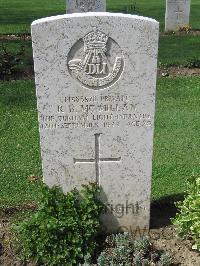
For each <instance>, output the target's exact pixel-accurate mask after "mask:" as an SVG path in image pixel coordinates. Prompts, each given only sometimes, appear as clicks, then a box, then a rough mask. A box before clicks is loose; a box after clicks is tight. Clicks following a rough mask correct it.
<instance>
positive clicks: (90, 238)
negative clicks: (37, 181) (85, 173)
mask: <svg viewBox="0 0 200 266" xmlns="http://www.w3.org/2000/svg"><path fill="white" fill-rule="evenodd" d="M42 190H43V191H42V192H43V193H42V199H41V202H40V204H39V209H38V211H37V212H36V213H35V214H33V216H32V217H31V218H30V219H28V220H25V221H23V222H21V223H19V224H18V225H17V226H15V228H14V229H15V232H16V244H17V246H18V248H19V250H18V253H19V252H20V253H21V254H22V258H23V259H24V260H32V261H34V262H36V263H37V264H39V265H56V266H63V265H78V264H79V263H84V260H85V259H84V258H87V260H88V257H90V256H92V255H93V253H94V250H95V246H96V242H95V237H96V236H97V233H98V230H99V228H100V219H99V216H100V213H101V212H102V210H103V208H104V205H103V204H102V203H101V202H100V201H99V200H98V193H99V192H100V189H99V188H98V187H97V186H96V185H94V184H90V185H88V186H83V187H82V189H81V191H77V190H73V191H71V192H69V193H67V194H66V195H64V194H63V193H62V191H61V190H60V189H59V188H56V187H54V188H51V189H50V188H47V187H46V186H44V187H43V189H42Z"/></svg>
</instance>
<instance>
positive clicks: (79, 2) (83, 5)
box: [76, 0, 96, 12]
mask: <svg viewBox="0 0 200 266" xmlns="http://www.w3.org/2000/svg"><path fill="white" fill-rule="evenodd" d="M95 4H96V0H76V8H77V9H81V10H82V11H83V12H88V11H92V10H94V9H95Z"/></svg>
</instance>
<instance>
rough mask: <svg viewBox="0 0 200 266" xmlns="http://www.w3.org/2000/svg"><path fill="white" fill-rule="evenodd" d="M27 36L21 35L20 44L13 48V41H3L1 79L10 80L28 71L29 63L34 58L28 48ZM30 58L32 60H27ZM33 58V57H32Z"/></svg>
mask: <svg viewBox="0 0 200 266" xmlns="http://www.w3.org/2000/svg"><path fill="white" fill-rule="evenodd" d="M26 39H27V36H26V35H23V36H20V40H19V41H20V45H19V47H18V48H17V49H11V46H10V44H12V41H11V42H10V41H6V40H4V41H2V42H1V45H0V80H10V79H13V78H16V77H17V76H18V75H19V74H21V73H23V72H25V71H26V67H27V63H29V64H30V65H32V63H33V62H32V58H31V56H30V55H29V54H28V52H27V50H26V45H25V42H26ZM28 58H29V61H30V62H26V61H27V60H28ZM30 58H31V59H30Z"/></svg>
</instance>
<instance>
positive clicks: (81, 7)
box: [67, 0, 106, 13]
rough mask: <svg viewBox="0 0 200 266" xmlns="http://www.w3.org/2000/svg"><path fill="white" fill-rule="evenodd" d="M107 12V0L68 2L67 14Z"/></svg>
mask: <svg viewBox="0 0 200 266" xmlns="http://www.w3.org/2000/svg"><path fill="white" fill-rule="evenodd" d="M105 11H106V0H67V13H84V12H105Z"/></svg>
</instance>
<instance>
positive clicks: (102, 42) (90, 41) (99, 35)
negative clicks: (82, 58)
mask: <svg viewBox="0 0 200 266" xmlns="http://www.w3.org/2000/svg"><path fill="white" fill-rule="evenodd" d="M83 41H84V48H85V51H86V50H91V49H106V43H107V41H108V36H107V35H106V34H104V33H103V32H101V31H99V30H94V31H92V32H89V33H88V34H87V35H86V36H85V37H84V38H83Z"/></svg>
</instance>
